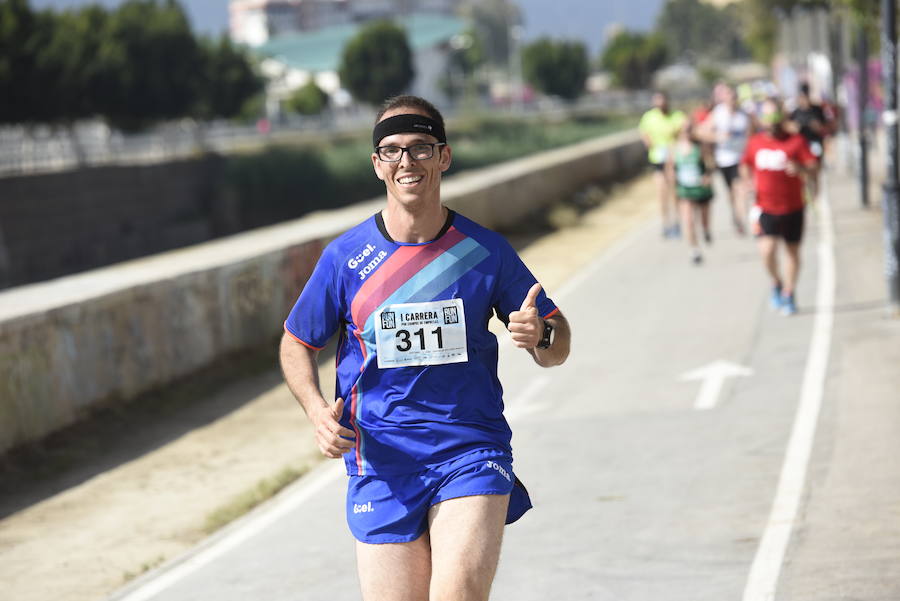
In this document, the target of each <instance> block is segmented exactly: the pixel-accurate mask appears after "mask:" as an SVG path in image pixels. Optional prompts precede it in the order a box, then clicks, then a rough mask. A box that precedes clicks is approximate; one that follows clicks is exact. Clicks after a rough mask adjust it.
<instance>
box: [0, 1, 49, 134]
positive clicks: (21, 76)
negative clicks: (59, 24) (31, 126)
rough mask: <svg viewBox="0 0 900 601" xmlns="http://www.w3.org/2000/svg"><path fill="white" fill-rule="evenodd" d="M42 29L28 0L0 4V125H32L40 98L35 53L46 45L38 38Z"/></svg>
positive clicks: (41, 23) (1, 2)
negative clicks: (26, 123)
mask: <svg viewBox="0 0 900 601" xmlns="http://www.w3.org/2000/svg"><path fill="white" fill-rule="evenodd" d="M45 25H46V23H44V22H42V19H41V18H40V17H39V15H37V14H36V13H35V12H34V11H32V10H31V7H30V6H29V5H28V0H0V99H2V100H0V123H24V122H30V121H34V117H35V107H36V105H37V103H39V102H40V95H41V94H40V92H41V90H40V84H41V81H40V79H41V78H40V75H39V73H38V62H39V59H38V52H39V50H40V48H41V46H42V45H43V44H44V43H46V35H42V34H41V29H42V27H44V26H45ZM42 38H43V39H42Z"/></svg>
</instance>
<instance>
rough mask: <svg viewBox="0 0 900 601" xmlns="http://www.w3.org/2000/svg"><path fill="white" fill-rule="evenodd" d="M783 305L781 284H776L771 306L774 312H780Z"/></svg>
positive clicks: (770, 301)
mask: <svg viewBox="0 0 900 601" xmlns="http://www.w3.org/2000/svg"><path fill="white" fill-rule="evenodd" d="M781 303H782V297H781V284H775V285H774V286H772V294H771V295H770V296H769V306H771V307H772V310H773V311H778V310H780V309H781Z"/></svg>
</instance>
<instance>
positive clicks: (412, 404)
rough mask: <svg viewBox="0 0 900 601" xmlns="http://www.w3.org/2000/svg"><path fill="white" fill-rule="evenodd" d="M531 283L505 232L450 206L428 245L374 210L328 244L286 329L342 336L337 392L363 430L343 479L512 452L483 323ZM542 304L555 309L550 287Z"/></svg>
mask: <svg viewBox="0 0 900 601" xmlns="http://www.w3.org/2000/svg"><path fill="white" fill-rule="evenodd" d="M536 281H537V280H536V279H535V278H534V276H533V275H532V274H531V272H530V271H529V270H528V268H527V267H525V265H524V264H523V263H522V260H521V259H520V258H519V256H518V254H516V252H515V250H514V249H513V248H512V246H510V244H509V243H508V242H507V241H506V240H505V239H504V238H503V237H502V236H500V235H499V234H497V233H496V232H493V231H491V230H488V229H487V228H484V227H482V226H480V225H478V224H476V223H475V222H473V221H471V220H469V219H466V218H465V217H463V216H461V215H459V214H456V213H454V212H453V211H450V212H449V214H448V216H447V221H446V223H445V225H444V227H443V229H442V230H441V232H440V233H439V234H438V236H437V237H436V238H435V239H434V240H432V241H431V242H425V243H421V244H407V243H400V242H395V241H394V240H392V239H391V237H390V236H389V235H388V233H387V229H386V228H385V227H384V222H383V220H382V217H381V213H377V214H376V215H375V216H373V217H372V218H370V219H367V220H366V221H364V222H363V223H361V224H359V225H358V226H356V227H354V228H352V229H350V230H349V231H347V232H345V233H344V234H342V235H341V236H339V237H338V238H336V239H335V240H333V241H332V242H331V243H330V244H329V245H328V246H326V247H325V250H324V251H323V252H322V256H321V258H320V259H319V262H318V264H317V265H316V268H315V270H314V271H313V274H312V276H310V278H309V281H308V282H307V283H306V285H305V286H304V288H303V292H302V293H301V294H300V297H299V298H298V299H297V302H296V304H295V305H294V308H293V309H292V310H291V312H290V315H288V318H287V320H286V321H285V324H284V327H285V330H286V331H287V333H288V334H290V335H291V336H292V337H293V338H295V339H296V340H297V341H298V342H300V343H302V344H304V345H306V346H308V347H310V348H312V349H315V350H320V349H322V348H323V347H324V346H325V344H326V343H327V342H328V340H329V339H330V338H331V336H332V335H333V334H334V333H335V332H338V334H339V340H338V348H337V356H336V365H337V383H336V389H335V395H336V396H338V397H341V398H343V399H344V401H345V408H344V414H343V416H342V417H341V419H340V422H341V425H343V426H345V427H347V428H349V429H351V430H353V431H354V432H355V433H356V448H355V449H354V450H353V451H352V452H348V453H346V454H345V455H344V459H345V462H346V465H347V473H348V474H350V475H360V476H362V475H367V476H371V475H377V474H381V475H392V474H393V475H396V474H409V473H414V472H421V471H423V470H426V469H429V468H431V467H433V466H438V465H441V464H444V463H447V462H448V461H452V460H453V459H455V458H457V457H459V456H461V455H464V454H467V453H470V452H473V451H477V450H482V449H483V450H496V451H499V452H503V453H506V454H510V453H511V452H512V450H511V448H510V439H511V437H512V434H511V432H510V429H509V425H508V424H507V423H506V419H505V418H504V417H503V388H502V387H501V385H500V381H499V380H498V378H497V338H496V337H495V336H494V335H493V334H492V333H491V332H490V331H489V330H488V328H487V324H488V321H489V320H490V318H491V316H492V315H493V314H494V313H496V314H497V316H498V317H499V318H500V319H501V320H503V321H504V322H506V321H508V319H507V316H508V315H509V314H510V313H511V312H513V311H517V310H518V309H519V308H520V307H521V304H522V301H523V300H524V299H525V296H526V294H527V293H528V290H529V289H530V288H531V286H532V285H534V284H535V282H536ZM537 307H538V312H539V313H540V314H541V315H543V316H544V317H545V318H547V317H550V316H552V315H553V314H555V313H556V312H557V311H558V309H557V308H556V305H554V304H553V302H552V301H551V300H550V299H548V298H547V296H546V295H545V294H544V292H543V291H541V293H540V295H539V296H538V299H537Z"/></svg>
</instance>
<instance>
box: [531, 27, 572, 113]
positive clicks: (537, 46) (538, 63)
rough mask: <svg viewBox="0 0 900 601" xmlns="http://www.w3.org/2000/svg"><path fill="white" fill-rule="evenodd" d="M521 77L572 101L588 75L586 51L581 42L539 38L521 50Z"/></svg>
mask: <svg viewBox="0 0 900 601" xmlns="http://www.w3.org/2000/svg"><path fill="white" fill-rule="evenodd" d="M522 70H523V73H524V75H525V79H526V80H527V81H528V82H529V83H531V84H532V85H533V86H534V87H536V88H537V89H539V90H540V91H542V92H543V93H545V94H549V95H553V96H559V97H561V98H564V99H566V100H575V99H576V98H578V97H579V96H581V94H582V93H583V92H584V83H585V81H587V76H588V58H587V50H585V47H584V44H582V43H581V42H565V41H554V40H551V39H549V38H541V39H539V40H537V41H535V42H533V43H531V44H529V45H527V46H526V47H525V48H524V49H523V51H522Z"/></svg>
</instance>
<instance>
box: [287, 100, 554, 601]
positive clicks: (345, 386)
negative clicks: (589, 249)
mask: <svg viewBox="0 0 900 601" xmlns="http://www.w3.org/2000/svg"><path fill="white" fill-rule="evenodd" d="M372 138H373V140H372V141H373V145H374V152H373V153H372V165H373V167H374V170H375V174H376V175H377V177H378V178H379V179H381V180H382V181H384V183H385V188H386V191H387V203H386V205H385V207H384V209H383V210H381V211H379V212H378V213H376V214H375V215H374V216H372V217H371V218H369V219H367V220H366V221H364V222H363V223H361V224H359V225H357V226H355V227H354V228H352V229H350V230H349V231H347V232H346V233H344V234H342V235H341V236H339V237H338V238H337V239H335V240H334V241H333V242H331V243H330V244H329V245H328V246H327V247H326V248H325V250H324V251H323V253H322V257H321V258H320V260H319V262H318V264H317V265H316V268H315V270H314V272H313V274H312V276H311V277H310V279H309V281H308V282H307V284H306V286H305V287H304V289H303V292H302V293H301V294H300V297H299V299H298V300H297V303H296V305H295V306H294V308H293V309H292V311H291V313H290V315H289V316H288V318H287V320H286V321H285V334H284V336H283V338H282V342H281V365H282V369H283V371H284V376H285V380H286V381H287V383H288V386H289V387H290V389H291V391H292V392H293V394H294V396H296V397H297V399H298V401H299V402H300V404H301V405H302V407H303V409H304V410H305V411H306V414H307V416H308V417H309V419H310V420H311V421H312V423H313V425H314V427H315V433H316V441H317V443H318V446H319V448H320V450H321V452H322V453H323V454H324V455H325V456H326V457H331V458H339V457H343V458H344V462H345V465H346V468H347V473H348V475H349V485H348V490H347V501H346V514H347V522H348V524H349V527H350V530H351V532H352V533H353V536H354V537H355V538H356V539H357V545H356V556H357V568H358V573H359V579H360V584H361V587H362V594H363V599H364V600H365V601H428V600H431V601H436V600H453V601H484V600H486V599H487V598H488V594H489V592H490V588H491V584H492V582H493V578H494V573H495V571H496V567H497V562H498V559H499V555H500V546H501V539H502V536H503V527H504V524H509V523H512V522H514V521H515V520H517V519H518V518H519V517H521V515H522V514H524V513H525V512H526V511H527V510H528V509H530V507H531V503H530V500H529V498H528V493H527V491H526V490H525V488H524V486H522V484H521V483H520V482H519V480H518V479H517V478H516V476H515V472H514V470H513V465H512V449H511V447H510V439H511V432H510V429H509V426H508V424H507V422H506V419H505V418H504V416H503V395H502V388H501V386H500V382H499V381H498V379H497V350H498V345H497V339H496V337H495V336H494V335H493V334H492V333H491V332H490V331H489V330H488V328H487V323H488V321H489V319H490V318H491V316H492V315H493V314H496V315H497V316H498V317H499V318H500V319H501V320H503V321H504V322H505V323H506V324H507V329H508V330H509V332H510V333H511V337H512V341H513V343H514V344H515V345H516V346H517V347H519V348H523V349H526V350H527V351H528V352H529V353H530V354H531V356H532V357H533V358H534V360H535V362H536V363H537V364H538V365H541V366H543V367H550V366H553V365H558V364H560V363H562V362H563V361H565V360H566V358H567V356H568V353H569V339H570V333H569V326H568V323H567V322H566V319H565V318H564V317H563V316H562V314H561V313H560V312H559V309H558V308H557V307H556V306H555V305H554V303H553V302H552V301H551V300H550V299H549V298H548V297H547V296H546V295H545V294H544V292H543V290H542V289H541V285H540V284H538V283H537V281H536V280H535V278H534V276H533V275H532V274H531V273H530V272H529V270H528V269H527V268H526V267H525V265H524V264H523V263H522V261H521V259H520V258H519V256H518V255H517V254H516V252H515V251H514V250H513V248H512V247H511V246H510V245H509V243H508V242H506V240H505V239H503V238H502V237H501V236H500V235H498V234H496V233H494V232H492V231H490V230H488V229H486V228H484V227H481V226H479V225H478V224H476V223H474V222H473V221H470V220H469V219H467V218H465V217H463V216H462V215H459V214H457V213H455V212H453V211H451V210H448V209H447V208H446V207H444V206H443V205H442V204H441V174H442V173H443V172H444V171H446V170H447V169H448V168H449V167H450V162H451V157H452V153H451V147H450V145H449V144H448V143H447V138H446V135H445V133H444V120H443V117H442V116H441V114H440V112H438V110H437V109H436V108H435V107H434V106H432V105H431V104H430V103H428V102H427V101H426V100H424V99H422V98H419V97H415V96H399V97H396V98H392V99H389V100H388V101H387V102H386V103H385V105H384V107H383V108H382V110H381V112H380V113H379V114H378V117H377V119H376V124H375V128H374V132H373V136H372ZM335 332H337V333H338V336H339V337H338V349H337V385H336V392H335V396H336V397H337V400H336V402H335V403H334V404H329V403H328V402H326V401H325V399H324V398H323V397H322V395H321V393H320V392H319V383H318V378H317V365H316V357H317V354H318V352H319V350H321V349H322V347H324V346H325V344H326V343H327V341H328V340H329V338H331V336H332V335H333V334H334V333H335Z"/></svg>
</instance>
